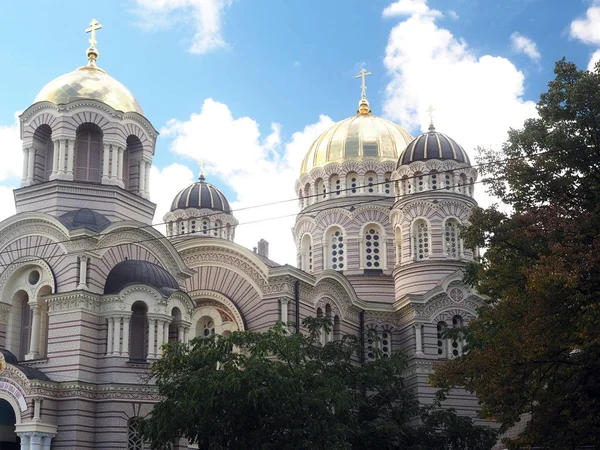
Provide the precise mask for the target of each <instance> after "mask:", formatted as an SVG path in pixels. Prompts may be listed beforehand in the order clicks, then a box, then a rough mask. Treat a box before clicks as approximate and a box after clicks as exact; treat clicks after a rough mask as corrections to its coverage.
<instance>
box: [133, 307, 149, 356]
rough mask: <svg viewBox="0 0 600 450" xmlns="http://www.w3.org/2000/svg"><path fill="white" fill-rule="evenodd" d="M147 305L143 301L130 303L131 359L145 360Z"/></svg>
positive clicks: (146, 348) (146, 349) (146, 347)
mask: <svg viewBox="0 0 600 450" xmlns="http://www.w3.org/2000/svg"><path fill="white" fill-rule="evenodd" d="M147 328H148V306H147V305H146V304H145V303H144V302H135V303H134V304H133V305H131V325H130V335H131V338H130V339H129V358H130V360H131V361H146V355H147V351H148V332H147Z"/></svg>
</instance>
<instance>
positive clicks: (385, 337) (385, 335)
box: [381, 330, 392, 358]
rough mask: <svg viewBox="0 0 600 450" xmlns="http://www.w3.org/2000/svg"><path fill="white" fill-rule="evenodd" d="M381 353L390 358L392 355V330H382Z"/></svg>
mask: <svg viewBox="0 0 600 450" xmlns="http://www.w3.org/2000/svg"><path fill="white" fill-rule="evenodd" d="M381 355H382V356H383V357H384V358H389V357H390V356H391V355H392V332H391V331H389V330H383V331H382V332H381Z"/></svg>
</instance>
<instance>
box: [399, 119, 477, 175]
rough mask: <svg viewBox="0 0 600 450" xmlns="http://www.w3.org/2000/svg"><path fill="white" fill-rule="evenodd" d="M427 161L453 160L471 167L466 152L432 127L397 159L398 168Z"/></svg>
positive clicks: (408, 146) (409, 145)
mask: <svg viewBox="0 0 600 450" xmlns="http://www.w3.org/2000/svg"><path fill="white" fill-rule="evenodd" d="M428 159H453V160H454V161H457V162H460V163H465V164H469V165H471V162H470V161H469V156H468V155H467V152H465V150H464V149H463V148H462V147H461V146H460V145H459V144H458V143H457V142H456V141H455V140H454V139H452V138H450V137H448V136H446V135H445V134H443V133H438V132H437V131H435V128H434V127H433V125H432V126H430V127H429V131H427V132H426V133H423V134H421V135H419V136H417V137H416V138H415V139H414V140H413V141H412V142H411V143H410V144H408V145H407V146H406V149H405V150H404V151H403V152H402V154H401V155H400V158H398V167H400V166H403V165H405V164H410V163H412V162H415V161H426V160H428Z"/></svg>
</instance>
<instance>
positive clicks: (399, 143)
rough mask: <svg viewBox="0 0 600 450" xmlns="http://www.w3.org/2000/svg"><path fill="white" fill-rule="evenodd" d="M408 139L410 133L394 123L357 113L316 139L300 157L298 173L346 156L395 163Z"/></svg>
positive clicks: (410, 139)
mask: <svg viewBox="0 0 600 450" xmlns="http://www.w3.org/2000/svg"><path fill="white" fill-rule="evenodd" d="M412 140H413V137H412V136H411V135H410V133H409V132H408V131H406V130H405V129H404V128H402V127H400V126H398V125H396V124H395V123H393V122H390V121H389V120H385V119H382V118H381V117H377V116H372V115H370V114H361V113H360V112H359V114H358V115H356V116H353V117H349V118H348V119H345V120H342V121H341V122H338V123H336V124H335V125H333V126H332V127H331V128H330V129H329V130H327V131H325V132H324V133H323V134H321V136H319V137H318V138H317V140H316V141H315V142H314V143H313V144H312V145H311V147H310V150H309V151H308V153H307V154H306V156H305V157H304V161H303V162H302V167H301V169H300V176H302V175H304V174H305V173H307V172H310V171H311V170H312V169H314V168H315V167H323V166H325V165H327V164H329V163H332V162H343V161H346V160H349V159H355V160H368V159H374V160H377V161H394V162H396V161H398V156H399V155H400V153H401V152H402V151H403V150H404V149H405V148H406V146H407V145H408V143H409V142H411V141H412Z"/></svg>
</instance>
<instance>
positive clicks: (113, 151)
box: [110, 145, 119, 184]
mask: <svg viewBox="0 0 600 450" xmlns="http://www.w3.org/2000/svg"><path fill="white" fill-rule="evenodd" d="M118 153H119V150H118V149H117V146H116V145H111V146H110V180H111V181H110V183H111V184H115V183H116V182H117V166H118V165H119V154H118Z"/></svg>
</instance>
